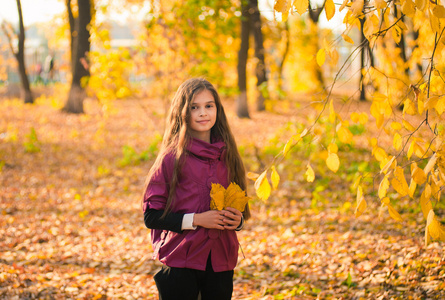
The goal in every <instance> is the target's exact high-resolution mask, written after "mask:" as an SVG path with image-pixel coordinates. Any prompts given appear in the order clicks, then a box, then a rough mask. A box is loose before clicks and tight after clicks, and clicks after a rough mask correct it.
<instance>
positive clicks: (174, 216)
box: [144, 209, 184, 233]
mask: <svg viewBox="0 0 445 300" xmlns="http://www.w3.org/2000/svg"><path fill="white" fill-rule="evenodd" d="M163 214H164V211H163V210H156V209H147V210H146V211H145V212H144V223H145V226H147V228H150V229H161V230H168V231H173V232H177V233H182V219H183V218H184V214H178V213H172V212H170V213H168V214H167V215H166V216H165V217H164V218H161V217H162V215H163Z"/></svg>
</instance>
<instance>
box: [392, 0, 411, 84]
mask: <svg viewBox="0 0 445 300" xmlns="http://www.w3.org/2000/svg"><path fill="white" fill-rule="evenodd" d="M398 15H399V12H398V10H397V5H394V17H395V18H396V19H398V18H399V16H398ZM401 21H402V22H403V23H405V18H404V16H403V15H402V16H401ZM397 47H399V49H400V57H401V58H402V61H403V69H404V70H405V75H406V77H407V79H409V68H407V61H408V60H407V57H406V43H405V34H404V33H403V31H402V32H401V33H400V42H399V43H398V44H397Z"/></svg>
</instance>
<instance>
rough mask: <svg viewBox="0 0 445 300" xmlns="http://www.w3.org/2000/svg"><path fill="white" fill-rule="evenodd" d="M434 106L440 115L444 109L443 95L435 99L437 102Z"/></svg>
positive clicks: (444, 100) (444, 99)
mask: <svg viewBox="0 0 445 300" xmlns="http://www.w3.org/2000/svg"><path fill="white" fill-rule="evenodd" d="M434 108H435V109H436V112H437V114H438V115H439V116H440V115H442V114H443V112H444V111H445V97H440V98H439V99H438V100H437V103H436V105H435V106H434Z"/></svg>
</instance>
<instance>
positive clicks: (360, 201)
mask: <svg viewBox="0 0 445 300" xmlns="http://www.w3.org/2000/svg"><path fill="white" fill-rule="evenodd" d="M366 207H367V204H366V201H365V196H364V195H363V188H362V187H361V186H360V185H359V186H358V187H357V207H356V208H355V217H359V216H360V215H361V214H362V213H363V212H364V211H365V210H366Z"/></svg>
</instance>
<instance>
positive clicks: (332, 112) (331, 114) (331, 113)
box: [329, 99, 335, 123]
mask: <svg viewBox="0 0 445 300" xmlns="http://www.w3.org/2000/svg"><path fill="white" fill-rule="evenodd" d="M329 122H331V123H335V109H334V101H333V100H332V99H331V101H330V102H329Z"/></svg>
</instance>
